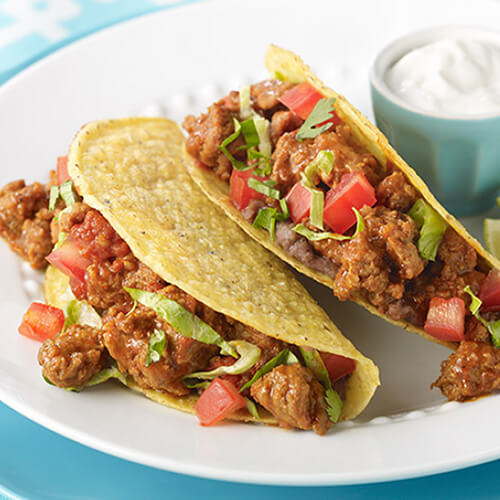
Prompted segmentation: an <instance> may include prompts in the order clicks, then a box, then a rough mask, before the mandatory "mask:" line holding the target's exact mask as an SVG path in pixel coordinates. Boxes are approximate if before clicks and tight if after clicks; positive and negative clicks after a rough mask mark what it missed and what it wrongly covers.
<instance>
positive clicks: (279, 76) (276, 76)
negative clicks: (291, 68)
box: [274, 71, 286, 82]
mask: <svg viewBox="0 0 500 500" xmlns="http://www.w3.org/2000/svg"><path fill="white" fill-rule="evenodd" d="M274 79H275V80H281V81H282V82H286V78H285V75H284V74H283V73H281V71H275V72H274Z"/></svg>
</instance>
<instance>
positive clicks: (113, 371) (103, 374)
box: [42, 364, 127, 392]
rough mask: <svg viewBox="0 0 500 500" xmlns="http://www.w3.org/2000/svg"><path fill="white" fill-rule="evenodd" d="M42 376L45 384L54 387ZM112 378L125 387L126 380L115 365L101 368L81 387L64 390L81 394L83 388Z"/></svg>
mask: <svg viewBox="0 0 500 500" xmlns="http://www.w3.org/2000/svg"><path fill="white" fill-rule="evenodd" d="M42 376H43V379H44V380H45V382H47V383H48V384H50V385H54V384H53V383H52V382H51V381H50V380H49V379H48V378H47V377H46V376H45V375H43V373H42ZM112 378H116V379H117V380H119V381H120V382H121V383H122V384H123V385H127V379H126V378H125V375H123V373H122V372H121V371H120V370H118V368H117V367H116V365H115V364H113V365H111V366H110V367H108V368H103V369H102V370H101V371H100V372H97V373H96V374H95V375H94V376H93V377H92V378H91V379H90V380H88V381H87V382H85V384H84V385H83V387H66V388H65V389H66V390H67V391H69V392H81V391H82V390H83V389H84V388H85V387H92V386H94V385H98V384H102V383H104V382H107V381H108V380H110V379H112Z"/></svg>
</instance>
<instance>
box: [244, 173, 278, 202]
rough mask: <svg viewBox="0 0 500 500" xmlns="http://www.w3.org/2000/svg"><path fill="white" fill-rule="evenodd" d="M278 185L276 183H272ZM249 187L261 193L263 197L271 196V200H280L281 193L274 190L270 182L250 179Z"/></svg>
mask: <svg viewBox="0 0 500 500" xmlns="http://www.w3.org/2000/svg"><path fill="white" fill-rule="evenodd" d="M271 182H274V184H276V182H275V181H271ZM248 186H249V187H251V188H252V189H254V190H255V191H257V192H258V193H261V194H263V195H266V196H269V198H273V199H274V200H279V199H280V196H281V194H280V192H279V191H278V190H277V189H274V188H273V187H271V186H270V185H269V181H263V182H261V181H258V180H257V179H255V178H253V177H250V178H249V179H248Z"/></svg>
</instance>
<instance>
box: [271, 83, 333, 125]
mask: <svg viewBox="0 0 500 500" xmlns="http://www.w3.org/2000/svg"><path fill="white" fill-rule="evenodd" d="M323 97H324V96H323V95H322V94H321V93H320V92H318V91H317V90H316V89H315V88H314V87H313V86H312V85H310V84H309V83H307V82H302V83H299V84H298V85H296V86H295V87H293V88H292V89H290V90H289V91H288V92H285V93H284V94H283V95H282V96H281V97H280V98H279V99H278V100H279V101H280V102H281V103H282V104H284V105H285V106H286V107H287V108H288V109H290V111H293V112H294V113H295V114H296V115H299V116H300V118H302V119H303V120H305V119H306V118H307V117H308V116H309V115H310V114H311V111H312V110H313V109H314V106H316V104H317V102H318V101H319V100H320V99H322V98H323ZM328 122H332V123H333V125H334V126H337V125H338V124H339V123H341V120H340V118H339V117H338V116H337V114H336V113H335V111H334V112H333V115H332V118H331V119H330V120H327V121H326V122H325V123H328ZM321 125H322V124H321Z"/></svg>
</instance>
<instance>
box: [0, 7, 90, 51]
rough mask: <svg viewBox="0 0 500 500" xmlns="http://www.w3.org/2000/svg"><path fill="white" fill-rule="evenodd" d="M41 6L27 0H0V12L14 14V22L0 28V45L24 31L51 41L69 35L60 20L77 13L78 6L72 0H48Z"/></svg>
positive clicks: (14, 38)
mask: <svg viewBox="0 0 500 500" xmlns="http://www.w3.org/2000/svg"><path fill="white" fill-rule="evenodd" d="M46 4H47V6H46V8H44V9H40V8H39V9H37V8H35V2H34V1H31V0H4V1H3V2H2V3H0V13H1V14H6V15H7V16H8V17H11V18H14V19H15V22H14V23H13V24H10V25H8V26H7V27H6V28H4V29H2V30H0V48H2V47H4V46H5V45H7V44H10V43H12V42H16V41H18V40H20V39H21V38H24V37H25V36H28V35H33V34H37V35H40V36H42V37H44V38H46V39H48V40H49V41H51V42H57V41H58V40H61V39H62V38H64V37H66V36H68V35H69V32H68V30H67V29H66V28H64V26H62V24H61V21H67V20H68V19H73V18H75V17H76V16H78V15H79V14H80V12H81V7H80V6H79V5H78V3H76V2H75V1H73V0H48V1H47V2H46Z"/></svg>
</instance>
